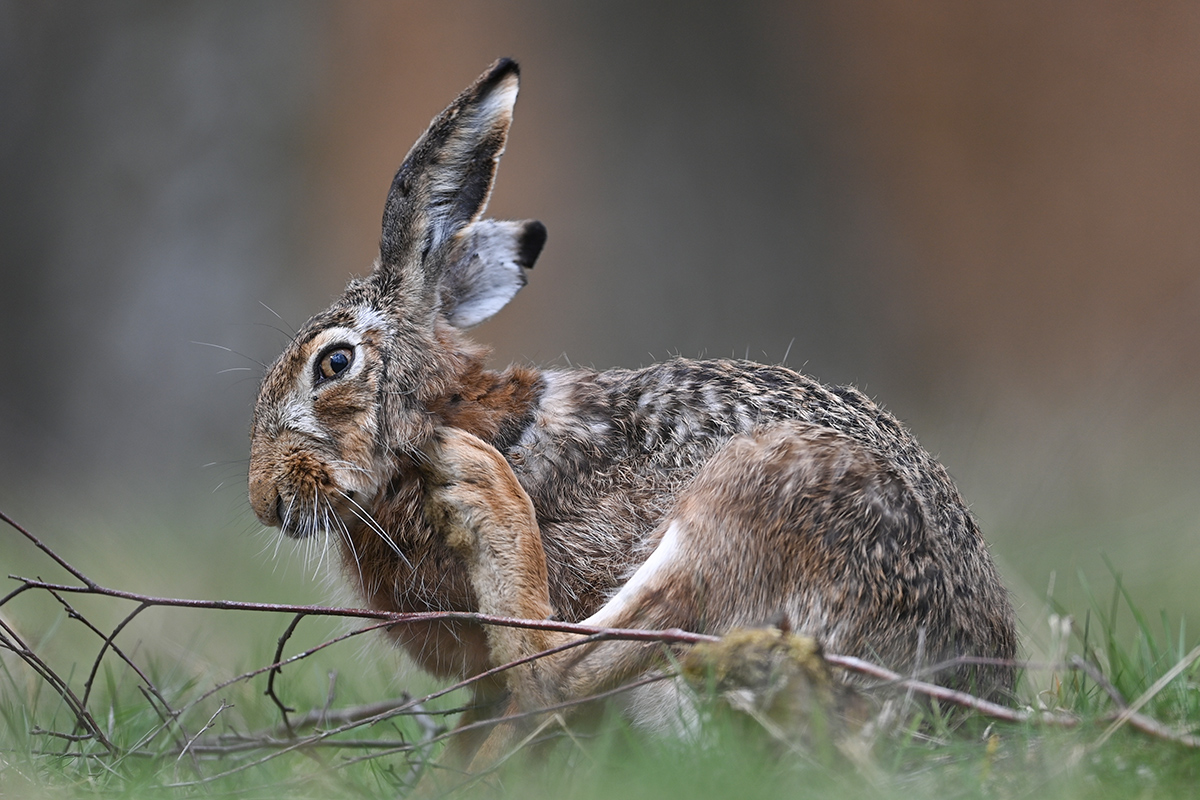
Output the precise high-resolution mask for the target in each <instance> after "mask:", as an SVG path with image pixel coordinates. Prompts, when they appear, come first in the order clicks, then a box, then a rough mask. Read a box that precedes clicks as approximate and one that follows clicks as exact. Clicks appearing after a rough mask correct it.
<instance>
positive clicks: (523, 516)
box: [422, 428, 533, 553]
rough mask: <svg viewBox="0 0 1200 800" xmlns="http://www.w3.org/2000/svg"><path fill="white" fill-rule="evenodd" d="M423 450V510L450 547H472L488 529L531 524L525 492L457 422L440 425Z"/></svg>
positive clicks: (464, 549)
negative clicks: (424, 486) (449, 425)
mask: <svg viewBox="0 0 1200 800" xmlns="http://www.w3.org/2000/svg"><path fill="white" fill-rule="evenodd" d="M424 454H425V457H426V458H425V462H424V465H423V467H422V471H423V472H424V474H425V478H426V499H425V514H426V517H427V518H428V519H429V521H430V522H431V523H432V524H433V526H434V529H435V530H436V531H438V532H439V533H440V534H441V535H442V536H443V537H444V539H445V541H446V543H447V544H449V545H450V546H451V547H453V548H454V549H455V550H458V551H460V552H463V553H471V552H474V551H476V550H477V549H478V547H479V544H480V542H481V541H482V540H483V538H484V537H486V535H487V531H488V530H492V529H501V530H503V529H511V528H512V527H513V526H515V525H521V526H527V525H532V524H533V510H532V505H531V504H530V502H529V497H528V495H526V494H525V490H524V489H522V488H521V485H520V483H518V482H517V477H516V475H514V474H513V471H512V468H511V467H510V466H509V465H508V462H507V461H505V460H504V456H502V455H501V454H500V452H499V451H498V450H496V448H494V447H492V446H491V445H490V444H488V443H487V442H485V441H483V440H482V439H480V438H479V437H477V436H474V435H472V434H470V433H467V432H466V431H463V430H459V429H458V428H440V429H438V432H437V434H436V435H435V436H434V438H433V439H432V440H431V442H430V443H429V444H428V445H427V446H426V447H425V449H424Z"/></svg>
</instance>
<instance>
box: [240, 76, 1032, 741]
mask: <svg viewBox="0 0 1200 800" xmlns="http://www.w3.org/2000/svg"><path fill="white" fill-rule="evenodd" d="M516 82H517V73H516V65H515V64H513V63H512V62H506V61H502V62H497V64H496V65H494V66H493V67H492V69H491V70H489V71H488V72H487V73H485V74H484V75H483V76H482V77H481V78H480V79H479V81H477V82H476V83H475V84H474V85H473V86H471V87H470V88H468V89H467V90H466V91H465V92H464V93H463V95H462V96H460V97H459V98H458V99H457V100H456V101H455V102H454V103H453V104H452V105H451V106H450V107H449V108H448V109H447V110H446V111H445V112H443V113H442V114H441V115H440V116H439V117H437V118H436V119H435V120H434V121H433V122H432V123H431V125H430V128H429V130H428V131H427V132H426V134H425V135H424V136H423V137H422V138H421V139H420V140H419V141H418V142H417V144H416V145H414V147H413V149H412V151H411V152H410V153H409V155H408V157H407V158H406V159H405V161H404V164H403V165H402V166H401V168H400V170H399V171H398V172H397V175H396V178H395V180H394V181H393V184H392V189H391V192H390V193H389V195H388V201H387V204H386V208H385V213H384V232H383V238H382V242H381V247H380V261H379V263H378V264H377V265H376V266H375V269H374V271H373V272H372V273H371V274H370V275H369V276H368V277H366V278H363V279H357V280H354V281H352V282H351V283H350V285H349V286H348V287H347V289H346V291H345V293H344V294H343V295H342V297H341V298H339V299H338V300H337V301H335V302H334V304H333V305H332V306H331V307H330V308H329V309H327V310H326V311H324V312H322V313H320V314H318V315H316V316H315V317H313V319H311V320H310V321H309V322H308V323H307V324H306V325H305V326H304V327H303V328H302V329H301V330H300V331H299V332H298V333H297V335H296V337H295V339H294V341H293V342H292V343H291V345H290V346H289V347H288V348H287V349H286V350H285V351H284V353H283V354H282V355H280V357H279V359H278V360H277V361H276V363H275V364H274V365H273V366H272V367H271V369H270V370H269V371H268V373H267V376H266V377H265V378H264V381H263V385H262V388H261V390H260V394H259V399H258V403H257V406H256V409H255V418H254V424H253V429H252V432H251V458H250V501H251V505H252V506H253V508H254V511H255V513H256V514H257V515H258V517H259V519H260V520H262V522H263V523H264V524H267V525H275V526H279V527H281V528H282V529H283V530H284V532H285V533H287V534H289V535H291V536H296V537H300V536H308V535H312V534H314V533H318V532H321V531H328V532H330V533H332V534H333V535H335V536H336V538H337V539H338V541H339V542H340V549H341V553H342V559H343V562H344V565H345V572H346V574H347V576H348V577H349V579H350V580H351V581H352V582H353V583H354V584H355V585H356V588H357V589H358V590H359V591H360V592H361V594H362V596H363V598H364V600H365V601H366V602H367V603H369V604H370V605H371V606H372V607H374V608H380V609H386V610H393V611H401V612H405V611H476V610H481V611H487V612H490V613H495V614H501V615H506V616H517V617H532V618H546V617H550V616H555V617H557V618H559V619H563V620H584V619H587V620H589V621H590V622H592V623H594V624H602V625H611V626H617V627H651V628H665V627H682V628H687V629H690V630H694V631H698V632H706V633H723V632H725V631H728V630H730V629H731V628H735V627H744V626H753V625H760V624H763V623H765V622H768V621H772V620H777V619H780V618H781V617H782V618H786V619H787V620H788V622H789V623H790V625H791V626H792V627H793V628H794V629H795V630H796V631H797V632H798V633H802V634H807V635H810V636H813V637H815V638H816V639H818V640H819V641H820V642H822V643H823V644H824V645H825V646H826V647H828V648H829V649H830V650H831V651H836V652H841V653H845V654H849V655H857V656H862V657H865V658H870V659H875V660H878V661H881V662H883V663H884V664H887V665H889V666H891V667H894V668H896V669H899V670H909V669H913V668H915V667H919V666H924V665H928V664H931V663H935V662H938V661H942V660H946V659H952V658H955V657H957V656H968V655H974V656H988V657H993V658H999V659H1011V658H1012V657H1013V656H1014V655H1015V652H1016V634H1015V624H1014V618H1013V612H1012V609H1011V606H1010V603H1009V600H1008V596H1007V594H1006V592H1005V590H1004V588H1003V586H1002V585H1001V582H1000V579H999V576H998V574H997V572H996V569H995V567H994V566H993V564H992V560H991V558H990V556H989V554H988V551H987V547H986V545H985V543H984V541H983V538H982V536H981V535H980V532H979V529H978V527H977V526H976V524H975V522H974V520H973V519H972V518H971V515H970V514H969V513H968V511H967V508H966V505H965V503H964V502H963V500H962V498H961V497H960V496H959V494H958V491H957V489H956V488H955V487H954V484H953V482H952V481H951V479H950V477H949V475H948V474H947V473H946V471H945V469H944V468H943V467H942V466H941V465H940V464H939V463H938V462H937V461H936V460H934V459H933V458H932V457H931V456H930V455H929V454H928V453H926V452H925V451H924V450H923V449H922V448H921V447H920V446H919V445H918V444H917V442H916V441H915V439H914V438H913V437H912V435H911V434H910V433H909V432H908V431H906V430H905V429H904V428H903V426H902V425H900V423H899V422H898V421H897V420H896V419H895V418H894V417H892V416H891V415H890V414H888V413H887V412H886V411H884V410H883V409H881V408H880V407H879V406H877V405H875V404H874V403H873V402H871V401H870V400H869V399H867V398H866V397H865V396H863V395H862V394H861V393H860V392H858V391H857V390H856V389H853V388H851V387H826V386H823V385H822V384H820V383H817V382H816V381H814V380H812V379H810V378H808V377H806V376H804V375H801V374H799V373H796V372H794V371H792V370H789V369H786V368H784V367H779V366H766V365H761V364H754V363H750V362H746V361H732V360H718V361H692V360H686V359H677V360H674V361H669V362H666V363H662V364H656V365H653V366H650V367H646V368H644V369H639V370H609V371H590V370H559V371H556V370H537V369H533V368H529V367H520V366H517V367H510V368H509V369H507V370H505V371H503V372H494V371H490V370H487V369H485V368H484V366H483V364H484V357H485V351H484V350H483V349H482V348H481V347H479V346H478V345H476V344H474V343H473V342H471V341H470V340H469V339H468V338H467V337H466V335H465V334H464V333H463V332H462V331H461V330H460V327H456V326H466V325H470V324H474V323H475V322H478V321H480V320H482V319H486V318H487V317H488V316H490V315H491V314H493V313H495V311H496V310H498V309H499V308H500V307H501V306H503V305H504V303H505V302H507V300H508V299H509V298H511V297H512V295H513V294H515V292H516V291H517V290H518V289H519V288H520V287H521V286H522V285H523V284H524V281H525V276H524V272H525V270H526V269H528V268H529V267H531V266H532V265H533V262H534V260H535V259H536V257H537V255H538V252H539V251H540V249H541V246H542V244H543V242H544V241H545V229H544V228H543V227H542V226H541V225H540V224H539V223H534V222H519V223H497V222H494V221H491V220H484V219H481V218H480V217H481V215H482V212H483V209H484V205H485V203H486V199H487V195H488V193H489V192H490V188H491V181H492V179H493V177H494V174H495V167H496V162H497V160H498V158H499V156H500V153H501V151H502V150H503V146H504V140H505V137H506V135H507V132H508V126H509V123H510V121H511V113H512V103H513V101H514V100H515V97H516ZM335 351H337V352H338V353H339V354H350V355H351V356H352V358H349V359H340V358H339V361H338V363H339V370H340V371H339V372H337V373H336V374H332V373H331V372H330V366H329V365H330V364H332V363H333V361H332V360H331V359H330V358H328V356H329V354H330V353H333V352H335ZM323 357H325V360H324V361H323V362H322V361H321V359H322V358H323ZM347 361H348V363H345V362H347ZM322 364H323V367H321V368H318V366H319V365H322ZM392 635H393V636H394V637H395V638H396V640H397V641H398V642H399V643H400V644H402V645H403V646H404V647H405V648H406V649H407V650H408V652H409V653H410V654H411V655H412V656H413V657H414V658H415V659H416V661H417V663H419V664H420V665H421V666H422V667H424V668H425V669H427V670H429V671H431V672H433V673H435V674H438V675H443V676H449V677H465V676H468V675H471V674H475V673H477V672H480V671H482V670H484V669H486V668H488V667H491V666H495V665H497V664H499V663H503V662H506V661H508V660H510V659H514V658H517V657H520V656H525V655H530V654H532V653H534V652H538V651H540V650H541V649H544V648H547V647H549V646H551V645H554V644H558V643H563V642H566V641H569V640H570V638H571V637H569V636H566V635H564V634H556V633H550V632H545V631H527V630H520V629H515V628H489V629H488V630H487V631H484V630H482V629H481V628H479V627H478V626H475V625H471V624H466V623H449V622H447V623H425V624H410V625H401V626H396V627H395V628H394V629H393V631H392ZM660 654H661V648H659V647H656V646H653V645H646V644H633V643H617V642H610V643H603V644H596V645H590V646H588V647H584V648H579V649H576V650H572V651H570V652H569V653H564V654H561V655H559V656H556V657H553V658H549V659H545V660H542V661H539V662H537V663H536V664H533V665H530V666H526V667H523V668H520V669H517V670H514V671H512V672H511V674H510V675H509V677H508V678H507V679H506V680H505V681H499V680H497V681H493V682H492V683H490V684H487V685H483V686H480V687H479V688H478V689H477V696H478V698H479V699H480V702H481V703H491V706H490V708H491V710H490V711H482V710H481V711H480V712H478V713H480V714H485V713H496V712H497V711H498V707H497V706H496V705H495V701H496V700H497V699H499V698H500V697H501V696H502V694H503V692H504V691H505V690H506V689H507V691H508V692H509V693H510V698H511V699H510V701H509V702H510V703H511V704H512V706H513V707H516V708H524V709H532V708H537V707H540V706H541V705H544V704H548V703H552V702H557V701H560V700H565V699H571V698H578V697H582V696H585V695H587V694H588V693H590V692H593V691H599V690H602V689H605V688H608V687H611V686H614V685H616V684H617V683H619V682H620V681H622V680H625V679H627V678H629V677H631V676H634V675H637V674H640V673H642V672H645V671H646V670H647V669H650V668H651V667H652V666H653V665H654V664H655V663H657V662H656V659H657V658H658V657H659V656H660ZM940 678H941V679H943V680H946V681H950V682H952V683H956V684H958V685H967V686H970V687H971V688H975V689H976V690H978V691H981V692H983V693H992V694H1000V695H1002V694H1003V693H1004V692H1006V691H1007V690H1008V689H1010V688H1011V686H1012V681H1013V670H1012V669H1011V668H1010V667H1007V666H998V667H979V668H974V669H973V668H969V667H965V666H958V667H955V668H953V669H952V670H950V671H948V672H945V673H943V674H942V675H941V676H940ZM660 695H661V693H660ZM668 699H669V698H668ZM662 700H663V696H659V697H658V698H657V699H654V698H649V697H648V696H647V697H641V698H640V699H635V700H634V701H631V702H630V703H629V708H628V711H629V713H630V715H631V716H632V717H633V718H634V719H635V720H640V721H642V722H645V723H646V724H651V725H658V724H660V723H662V722H663V712H662V710H661V709H662V708H663V707H664V706H663V705H662V702H661V701H662ZM651 701H653V702H651ZM655 703H658V705H655ZM510 732H511V731H510ZM504 741H505V736H504V735H503V734H502V733H501V734H497V735H496V736H495V737H493V738H492V739H491V740H489V743H488V744H486V745H485V746H484V749H483V751H482V753H483V755H482V756H481V758H485V759H486V758H488V757H491V756H494V755H496V751H495V748H497V747H501V746H502V744H503V742H504Z"/></svg>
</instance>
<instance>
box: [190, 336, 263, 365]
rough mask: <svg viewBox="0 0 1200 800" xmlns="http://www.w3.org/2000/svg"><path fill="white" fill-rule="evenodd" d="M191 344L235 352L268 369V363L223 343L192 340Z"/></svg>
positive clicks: (236, 354)
mask: <svg viewBox="0 0 1200 800" xmlns="http://www.w3.org/2000/svg"><path fill="white" fill-rule="evenodd" d="M190 344H198V345H200V346H201V347H215V348H217V349H218V350H224V351H225V352H226V353H233V354H234V355H235V356H241V357H242V358H244V359H246V360H247V361H249V362H250V363H252V364H258V365H259V366H260V367H262V368H263V369H267V365H266V364H264V363H263V362H261V361H259V360H258V359H257V358H251V357H250V356H248V355H246V354H245V353H239V352H238V351H237V350H234V349H233V348H232V347H226V346H225V345H223V344H213V343H212V342H190Z"/></svg>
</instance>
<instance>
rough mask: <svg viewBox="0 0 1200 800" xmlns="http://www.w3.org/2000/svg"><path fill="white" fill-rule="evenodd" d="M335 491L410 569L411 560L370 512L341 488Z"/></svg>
mask: <svg viewBox="0 0 1200 800" xmlns="http://www.w3.org/2000/svg"><path fill="white" fill-rule="evenodd" d="M337 492H338V494H340V495H341V496H342V497H344V498H346V500H347V501H349V503H350V506H351V508H350V511H351V513H352V514H354V516H356V517H358V518H359V520H361V521H362V523H363V524H364V525H366V526H367V527H368V528H370V529H371V530H372V531H374V532H375V533H376V534H377V535H378V536H379V538H380V539H382V540H383V543H384V544H386V545H387V546H388V547H390V548H392V550H393V551H394V552H395V553H396V555H398V556H400V560H401V561H403V562H404V563H405V565H407V566H408V568H409V569H412V562H411V561H409V560H408V556H406V555H404V552H403V551H402V550H401V549H400V547H399V546H398V545H397V544H396V543H395V542H393V541H392V537H390V536H388V535H387V531H385V530H384V529H383V526H382V525H380V524H379V523H378V522H376V521H375V518H374V517H372V516H371V514H370V512H368V511H367V510H366V509H365V508H363V507H362V506H360V505H359V504H358V502H357V501H355V499H354V498H353V497H351V496H350V495H349V494H347V493H346V492H343V491H342V490H341V489H338V490H337Z"/></svg>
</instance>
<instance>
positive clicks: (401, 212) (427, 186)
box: [379, 59, 518, 288]
mask: <svg viewBox="0 0 1200 800" xmlns="http://www.w3.org/2000/svg"><path fill="white" fill-rule="evenodd" d="M517 80H518V69H517V64H516V62H514V61H510V60H509V59H501V60H499V61H497V62H496V63H495V64H493V65H492V66H491V68H490V69H488V71H487V72H485V73H484V74H483V75H481V76H480V77H479V79H478V80H476V81H475V83H474V84H472V85H471V86H470V87H469V88H468V89H467V90H466V91H464V92H463V93H462V94H461V95H459V96H458V99H456V100H455V101H454V102H453V103H451V104H450V105H449V107H447V108H446V110H445V111H443V112H442V113H441V114H439V115H438V116H437V117H436V118H435V119H434V120H433V122H431V123H430V124H429V128H428V129H427V130H426V131H425V133H424V134H423V135H422V136H421V138H420V139H418V140H417V143H416V144H414V145H413V147H412V150H410V151H409V153H408V156H407V157H406V158H405V159H404V163H403V164H402V165H401V166H400V169H399V170H398V171H397V172H396V177H395V179H394V180H393V181H392V188H391V191H390V192H389V193H388V198H387V204H386V206H384V210H383V236H382V238H381V240H380V244H379V256H380V265H381V267H382V268H383V269H385V270H388V269H392V270H394V269H401V270H404V271H407V270H409V269H413V268H417V269H421V270H423V271H424V273H425V274H424V283H425V285H426V286H427V287H430V288H432V287H435V286H436V285H437V282H438V280H439V278H440V274H441V272H442V270H443V269H444V267H445V266H446V263H447V256H448V255H449V253H448V252H447V251H448V250H449V249H457V246H456V243H455V242H454V241H452V240H454V238H455V236H456V234H458V233H460V232H462V231H463V229H464V228H466V227H467V226H468V225H470V224H471V223H473V222H475V221H476V220H477V219H479V215H480V214H482V213H483V210H484V207H485V206H486V205H487V201H488V196H489V195H490V194H491V191H492V181H493V179H494V178H495V176H496V165H497V163H498V162H499V160H500V154H501V153H503V152H504V143H505V140H506V139H507V137H508V127H509V125H510V123H511V122H512V112H513V104H514V103H515V102H516V99H517Z"/></svg>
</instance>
